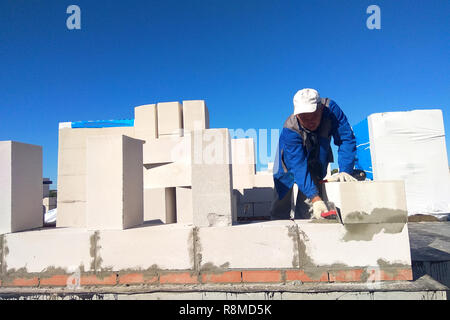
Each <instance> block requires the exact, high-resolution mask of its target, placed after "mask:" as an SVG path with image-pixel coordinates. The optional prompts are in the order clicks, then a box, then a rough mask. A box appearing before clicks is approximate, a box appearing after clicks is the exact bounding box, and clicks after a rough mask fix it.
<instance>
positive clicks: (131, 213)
mask: <svg viewBox="0 0 450 320" xmlns="http://www.w3.org/2000/svg"><path fill="white" fill-rule="evenodd" d="M143 143H144V141H142V140H137V139H133V138H130V137H127V136H123V135H108V136H93V137H89V138H88V142H87V171H88V174H87V228H88V229H90V230H105V229H126V228H130V227H133V226H136V225H140V224H142V223H143V211H144V207H143V194H144V191H143V177H142V166H143V165H142V145H143Z"/></svg>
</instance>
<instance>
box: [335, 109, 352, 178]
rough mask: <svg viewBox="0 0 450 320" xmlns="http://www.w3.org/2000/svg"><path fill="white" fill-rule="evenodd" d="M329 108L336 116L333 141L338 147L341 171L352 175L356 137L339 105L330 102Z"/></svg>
mask: <svg viewBox="0 0 450 320" xmlns="http://www.w3.org/2000/svg"><path fill="white" fill-rule="evenodd" d="M329 107H330V111H331V113H332V114H333V115H334V117H333V122H334V123H333V125H334V128H333V129H334V131H333V140H334V144H335V145H336V146H338V164H339V171H340V172H346V173H348V174H352V173H353V167H354V165H355V156H356V139H355V135H354V134H353V130H352V128H351V127H350V124H349V123H348V120H347V117H346V116H345V114H344V112H343V111H342V110H341V108H339V106H338V105H337V103H336V102H334V101H333V100H330V105H329Z"/></svg>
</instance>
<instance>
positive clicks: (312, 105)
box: [294, 89, 320, 114]
mask: <svg viewBox="0 0 450 320" xmlns="http://www.w3.org/2000/svg"><path fill="white" fill-rule="evenodd" d="M319 101H320V96H319V93H318V92H317V90H314V89H302V90H299V91H297V93H296V94H295V96H294V114H300V113H310V112H314V111H316V110H317V105H318V103H319Z"/></svg>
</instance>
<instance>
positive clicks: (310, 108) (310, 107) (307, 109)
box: [294, 103, 317, 114]
mask: <svg viewBox="0 0 450 320" xmlns="http://www.w3.org/2000/svg"><path fill="white" fill-rule="evenodd" d="M316 110H317V103H316V104H302V105H300V106H295V108H294V114H301V113H312V112H314V111H316Z"/></svg>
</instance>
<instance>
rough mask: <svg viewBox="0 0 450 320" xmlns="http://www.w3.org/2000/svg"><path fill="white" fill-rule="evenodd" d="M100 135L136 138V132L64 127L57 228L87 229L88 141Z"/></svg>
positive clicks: (60, 153)
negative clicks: (89, 138)
mask: <svg viewBox="0 0 450 320" xmlns="http://www.w3.org/2000/svg"><path fill="white" fill-rule="evenodd" d="M69 124H70V123H69ZM98 135H126V136H130V137H133V136H134V128H133V127H110V128H71V126H70V125H67V124H66V123H60V127H59V145H58V188H57V189H58V200H57V207H58V216H57V219H56V226H57V227H75V228H77V227H78V228H85V227H86V201H87V192H86V190H87V183H86V181H87V159H86V148H87V139H88V137H91V136H98Z"/></svg>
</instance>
